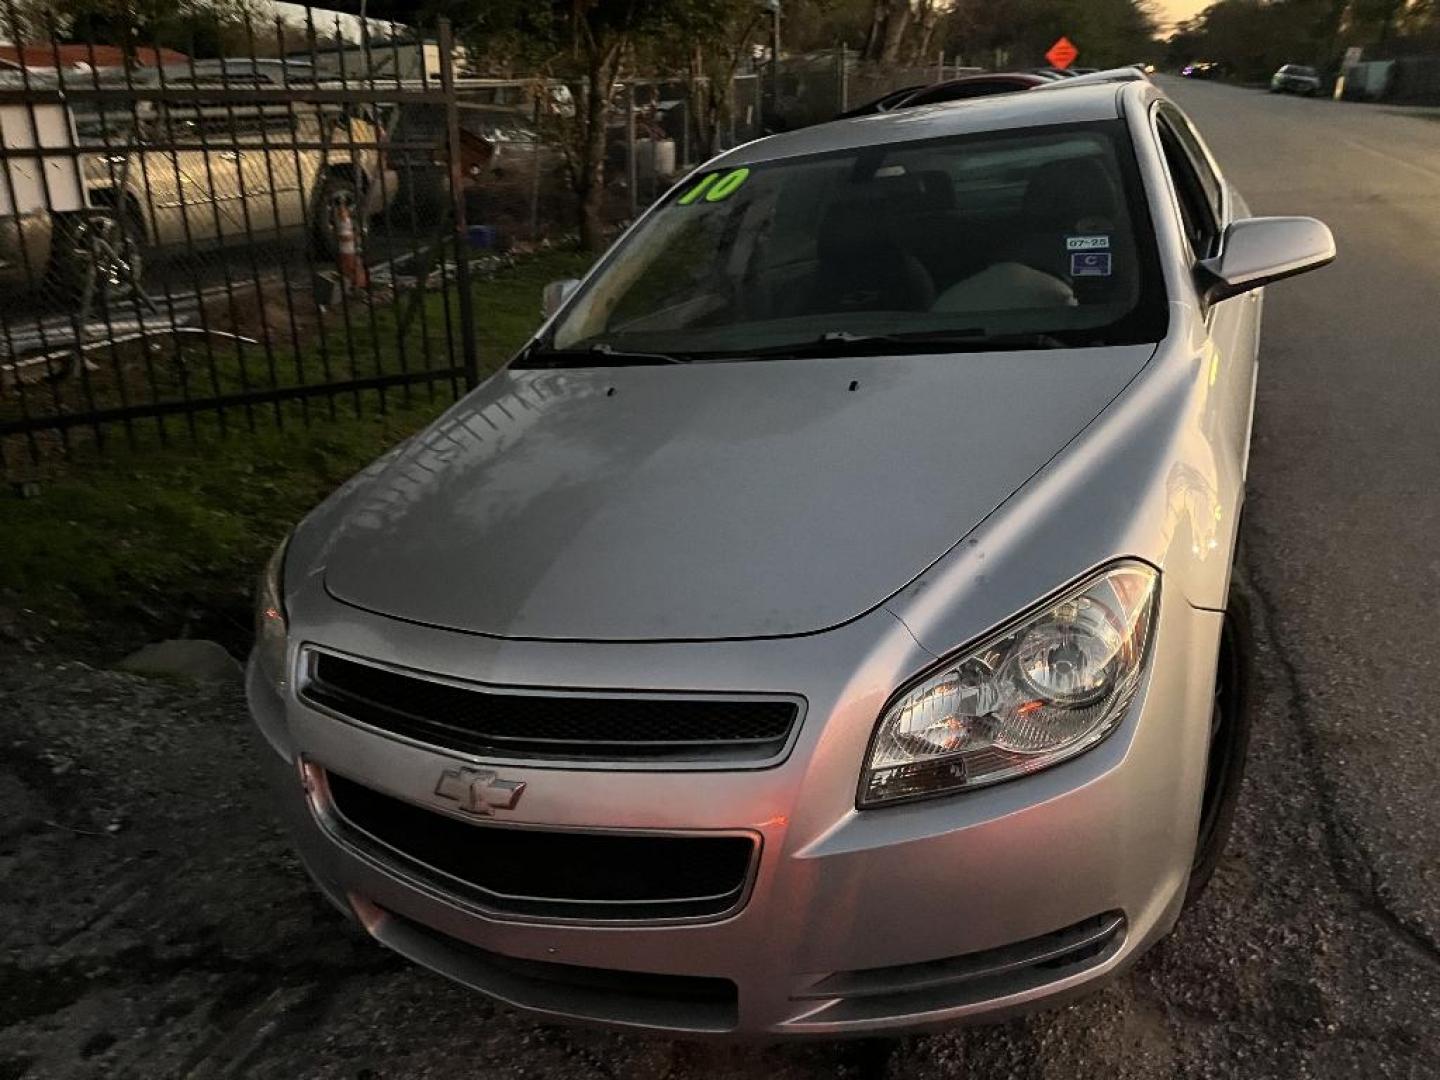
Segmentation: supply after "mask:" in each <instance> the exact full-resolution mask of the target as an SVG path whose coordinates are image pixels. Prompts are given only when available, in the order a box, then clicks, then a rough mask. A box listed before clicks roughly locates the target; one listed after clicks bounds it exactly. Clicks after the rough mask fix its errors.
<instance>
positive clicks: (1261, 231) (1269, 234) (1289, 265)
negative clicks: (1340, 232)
mask: <svg viewBox="0 0 1440 1080" xmlns="http://www.w3.org/2000/svg"><path fill="white" fill-rule="evenodd" d="M1334 258H1335V238H1334V237H1333V236H1331V235H1330V229H1329V228H1328V227H1327V226H1326V225H1325V224H1324V223H1323V222H1320V221H1316V220H1315V219H1314V218H1308V217H1257V218H1244V219H1243V220H1240V221H1236V222H1232V223H1231V225H1230V227H1229V228H1227V229H1226V230H1225V237H1224V241H1223V243H1222V245H1221V248H1220V254H1219V255H1217V256H1215V257H1214V258H1213V259H1204V260H1202V261H1201V263H1200V278H1201V287H1202V289H1203V291H1204V294H1205V299H1206V300H1207V301H1209V302H1210V303H1214V302H1216V301H1218V300H1226V299H1228V298H1230V297H1232V296H1239V295H1240V294H1241V293H1244V292H1249V291H1250V290H1251V289H1258V288H1260V286H1262V285H1266V284H1269V283H1270V282H1272V281H1279V280H1280V279H1281V278H1287V277H1292V276H1294V275H1295V274H1303V273H1305V271H1306V270H1314V269H1316V268H1317V267H1320V266H1324V265H1325V264H1326V263H1329V262H1332V261H1333V260H1334Z"/></svg>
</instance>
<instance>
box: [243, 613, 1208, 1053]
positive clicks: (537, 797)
mask: <svg viewBox="0 0 1440 1080" xmlns="http://www.w3.org/2000/svg"><path fill="white" fill-rule="evenodd" d="M1160 612H1161V617H1160V624H1159V626H1158V627H1157V638H1156V648H1155V655H1154V660H1153V662H1152V668H1151V671H1150V675H1149V680H1148V685H1147V687H1146V690H1145V692H1144V694H1143V696H1142V698H1141V699H1140V700H1139V701H1137V703H1136V705H1135V706H1134V707H1132V710H1131V714H1130V715H1129V716H1128V717H1127V718H1126V720H1125V722H1124V723H1123V724H1122V726H1121V728H1120V729H1119V730H1117V732H1116V733H1115V734H1114V735H1112V736H1111V737H1110V738H1109V739H1107V740H1106V741H1105V742H1103V743H1101V744H1100V745H1099V746H1097V747H1096V748H1095V749H1094V750H1092V751H1090V752H1088V753H1086V754H1084V755H1081V756H1080V757H1079V758H1076V759H1074V760H1072V761H1070V762H1067V763H1065V764H1063V765H1060V766H1057V767H1055V768H1052V769H1050V770H1047V771H1044V772H1041V773H1038V774H1035V775H1033V776H1031V777H1027V778H1025V779H1022V780H1018V781H1013V782H1010V783H1006V784H1001V785H997V786H995V787H993V788H989V789H984V790H981V791H976V792H973V793H968V794H965V795H962V796H955V797H948V798H941V799H936V800H933V801H929V802H921V803H914V804H909V805H902V806H896V807H893V808H887V809H879V810H868V811H865V812H857V811H856V810H855V809H854V791H855V784H856V779H857V775H858V771H859V766H860V759H861V757H862V755H863V753H864V749H865V745H866V743H867V741H868V738H869V735H870V731H871V727H872V726H873V723H874V720H875V717H876V715H877V714H878V711H879V708H880V706H881V705H882V704H883V700H884V697H885V696H886V695H887V694H888V693H889V689H890V688H891V687H893V686H895V685H898V684H899V683H900V682H902V681H903V679H904V677H905V676H906V675H909V674H913V673H914V672H915V670H917V669H918V667H920V666H923V665H924V664H925V663H926V662H927V657H928V654H924V653H923V652H921V651H919V650H918V648H917V646H916V644H915V642H914V639H913V638H911V637H910V636H909V635H908V632H905V631H904V630H903V628H902V627H900V626H899V624H898V623H896V622H895V621H894V620H893V619H892V618H891V617H890V616H889V614H888V613H886V612H884V611H883V610H882V611H880V612H879V613H876V614H873V615H871V616H867V617H865V618H864V619H861V620H858V621H857V622H856V623H852V624H850V626H848V627H845V628H842V629H841V630H837V631H832V632H831V633H830V634H826V635H818V636H816V637H812V638H810V639H803V640H800V641H796V642H780V643H777V642H749V643H746V642H733V643H717V644H715V645H706V646H693V645H692V646H677V645H636V646H615V647H613V649H614V650H616V651H614V652H609V651H608V650H607V659H610V660H613V661H614V665H613V666H614V669H615V670H614V678H615V679H616V685H618V686H624V685H630V686H634V685H638V683H637V682H636V678H637V675H636V674H635V672H638V671H639V670H649V671H650V672H651V674H652V676H653V673H654V672H656V671H671V670H675V671H679V672H680V674H676V675H674V676H673V677H674V678H676V679H678V680H680V682H679V683H678V685H682V686H686V687H688V688H692V689H693V688H697V687H698V688H703V687H699V684H698V681H697V680H698V678H699V676H697V675H696V674H695V672H696V670H697V669H696V668H695V667H694V665H693V664H692V663H691V662H690V659H684V658H682V657H685V658H691V659H693V658H694V657H695V656H697V655H702V654H697V652H696V650H704V651H705V652H708V653H709V655H710V659H711V660H712V661H713V667H714V668H716V669H717V673H716V674H715V675H713V676H712V677H713V678H714V679H715V680H716V681H717V684H718V686H724V685H725V684H726V683H727V682H730V683H731V685H732V686H733V682H732V681H731V680H727V679H726V678H725V675H724V673H725V672H726V671H745V672H748V674H749V675H750V677H751V678H752V679H754V680H756V681H755V682H752V684H751V685H754V686H761V687H765V688H767V689H771V688H776V687H783V688H784V689H785V690H787V691H790V692H796V693H799V694H801V695H803V696H804V698H805V700H806V702H807V703H808V705H807V715H806V716H805V717H804V719H803V721H802V726H801V730H800V735H799V737H798V739H797V741H796V743H795V745H794V747H793V749H792V750H791V752H790V754H789V756H788V757H787V758H786V759H785V760H784V761H783V762H782V763H780V764H778V765H776V766H774V767H771V768H765V769H756V770H750V771H735V772H726V771H671V772H666V771H626V770H620V769H615V770H596V769H593V768H587V769H574V770H570V769H546V768H536V767H533V766H530V767H527V766H525V765H518V764H513V763H505V764H503V765H496V764H494V763H491V764H492V766H493V767H495V768H499V769H503V772H504V774H505V776H506V777H508V778H511V779H515V780H521V781H524V782H525V783H526V785H527V788H526V796H525V800H524V802H523V803H521V804H520V806H519V807H518V808H517V811H516V812H515V813H514V815H512V820H517V821H522V822H524V823H526V824H530V825H536V826H540V825H543V826H549V827H553V828H562V829H563V828H595V827H609V828H620V829H634V830H656V829H664V830H672V831H681V832H684V831H690V832H699V831H715V830H729V831H735V830H744V831H747V832H751V833H754V834H755V835H757V836H758V837H759V841H760V844H759V850H760V854H759V857H758V864H757V866H756V869H755V872H754V875H753V880H752V883H751V885H750V887H749V892H748V896H747V899H746V901H745V902H744V905H743V907H741V908H740V909H739V910H738V911H737V912H735V913H734V914H730V915H727V916H726V917H723V918H719V919H716V920H712V921H701V922H691V923H684V924H642V923H636V924H625V925H615V924H606V925H597V924H585V923H566V922H558V921H550V922H546V921H540V920H529V921H527V920H526V919H523V918H516V917H513V916H497V915H495V914H493V913H487V912H485V911H482V910H477V908H476V907H475V906H474V905H473V904H471V903H468V902H467V901H466V899H465V898H464V897H463V896H460V895H458V894H457V893H456V892H455V891H452V890H448V889H445V888H443V887H437V886H436V884H435V882H434V881H433V880H423V879H420V878H417V877H416V876H415V875H413V874H410V873H407V872H406V870H405V868H404V867H402V866H400V865H398V864H397V863H396V862H395V861H393V860H387V859H386V858H385V857H384V854H383V852H382V853H380V854H379V855H377V853H376V852H375V851H374V850H373V849H371V850H366V849H362V848H360V847H358V846H356V845H354V844H351V843H348V842H347V841H346V839H345V838H344V837H343V836H341V835H338V834H337V832H336V831H335V830H334V828H332V827H331V824H332V823H330V822H329V821H328V819H327V805H326V795H325V792H324V791H323V784H321V785H316V784H315V783H311V784H309V787H310V791H309V792H308V793H307V791H306V788H305V786H302V782H301V769H300V764H301V763H302V762H305V763H309V765H310V766H311V767H312V769H333V770H336V771H337V772H340V773H343V774H344V775H345V776H348V777H350V778H352V779H355V780H358V781H360V782H363V783H364V784H366V785H368V786H369V787H371V788H373V789H375V790H377V791H380V792H383V793H386V794H388V795H390V796H393V797H396V798H399V799H403V800H406V801H408V802H412V803H415V804H418V805H421V806H423V807H425V808H426V809H429V810H432V811H435V812H437V813H442V814H447V815H449V816H451V817H456V816H459V815H457V813H456V812H455V811H454V808H453V805H447V804H445V803H443V802H441V801H440V800H438V799H436V798H435V795H434V789H435V784H436V778H437V777H438V776H439V775H440V774H441V773H442V772H443V771H444V770H446V769H447V768H452V767H454V766H455V764H456V762H457V760H462V761H466V762H467V763H469V762H468V759H464V758H463V757H462V756H458V755H455V754H448V753H440V752H437V751H435V750H433V749H429V748H426V747H423V746H419V745H415V744H412V743H408V742H403V741H399V740H394V739H389V738H385V737H383V736H380V735H378V734H375V733H373V732H370V731H366V730H363V729H361V728H359V727H356V726H354V725H351V724H349V723H346V722H344V721H340V720H337V719H335V718H333V717H330V716H327V715H323V714H321V713H319V712H317V711H315V710H312V709H309V708H307V707H305V706H304V705H303V704H302V703H300V701H299V700H298V699H296V698H295V697H294V696H293V694H289V693H286V694H283V695H282V694H279V693H277V692H276V691H275V690H274V689H273V688H272V687H271V686H270V685H269V684H268V683H267V682H266V681H265V680H264V678H263V677H262V676H261V675H260V673H259V672H258V670H257V669H256V667H255V665H254V664H253V663H252V665H251V670H250V675H249V692H250V701H251V707H252V712H253V713H254V715H255V719H256V721H257V723H258V725H259V727H260V729H261V731H262V732H263V733H264V735H265V737H266V739H267V741H268V743H269V747H268V748H267V749H266V750H265V752H264V757H265V760H266V762H267V765H266V771H267V773H268V775H269V777H270V780H271V783H272V785H273V788H274V790H275V794H276V799H277V805H278V807H279V809H280V811H281V813H282V815H283V817H284V818H285V819H286V821H287V823H288V825H289V827H290V829H291V831H292V833H293V834H294V836H295V839H296V842H297V844H298V846H299V849H300V852H301V855H302V857H303V859H304V862H305V865H306V866H307V868H308V869H309V871H310V873H311V874H312V876H313V877H314V878H315V880H316V881H317V883H318V884H319V885H320V887H321V889H322V890H323V891H324V892H325V893H326V895H327V896H328V897H329V898H330V899H331V900H332V901H333V902H334V903H335V904H336V905H337V906H338V907H340V908H341V909H342V910H345V911H347V912H348V913H350V914H351V915H353V916H354V917H355V918H356V919H357V920H358V921H359V922H360V923H361V924H362V925H363V926H365V928H366V929H367V930H368V931H369V932H370V933H371V934H372V935H373V936H375V937H376V938H377V939H378V940H380V941H381V942H382V943H384V944H386V945H388V946H390V947H391V948H393V949H395V950H397V951H399V952H401V953H402V954H404V955H406V956H408V957H409V958H411V959H412V960H415V961H416V962H419V963H421V964H424V965H425V966H427V967H430V968H432V969H434V970H436V971H438V972H440V973H442V974H444V975H447V976H449V977H451V978H453V979H456V980H457V981H459V982H462V983H465V984H467V985H469V986H472V987H475V988H477V989H480V990H482V991H485V992H487V993H489V994H491V995H492V996H495V997H497V998H500V999H502V1000H505V1001H507V1002H509V1003H510V1004H512V1005H515V1006H517V1007H519V1008H522V1009H527V1010H531V1011H534V1012H536V1013H540V1014H543V1015H545V1016H549V1017H553V1018H561V1019H565V1020H573V1021H580V1022H597V1023H603V1024H608V1025H613V1026H622V1027H632V1028H641V1029H648V1030H655V1031H663V1032H670V1033H674V1034H685V1035H731V1036H735V1035H742V1036H754V1037H783V1036H804V1035H811V1036H837V1035H850V1034H864V1033H869V1032H876V1031H884V1030H892V1029H907V1030H909V1029H917V1028H924V1027H928V1026H934V1025H943V1024H949V1023H954V1022H958V1021H971V1020H986V1021H989V1020H995V1019H999V1018H1002V1017H1004V1016H1006V1015H1009V1014H1012V1013H1015V1012H1019V1011H1024V1010H1027V1009H1030V1008H1034V1007H1036V1006H1038V1005H1049V1004H1055V1003H1058V1002H1061V1001H1064V1000H1067V999H1068V998H1070V997H1073V996H1075V995H1077V994H1080V993H1082V992H1085V991H1087V990H1090V989H1093V988H1095V987H1096V986H1098V985H1099V984H1101V983H1102V982H1103V981H1105V980H1106V979H1107V978H1109V977H1112V976H1113V975H1115V974H1116V973H1117V972H1118V971H1120V970H1122V969H1123V968H1124V967H1125V966H1127V965H1128V964H1129V963H1130V962H1132V961H1133V960H1134V959H1135V958H1137V957H1138V956H1139V955H1140V953H1141V952H1143V951H1144V950H1145V949H1146V948H1148V947H1149V946H1150V945H1151V944H1153V943H1154V942H1155V941H1156V940H1157V939H1158V938H1160V937H1161V936H1163V935H1164V934H1165V933H1166V932H1168V930H1169V928H1170V927H1171V925H1172V924H1173V922H1174V920H1175V918H1176V916H1177V914H1178V912H1179V908H1180V904H1181V900H1182V898H1183V895H1184V889H1185V885H1186V881H1187V877H1188V871H1189V863H1190V858H1191V855H1192V851H1193V838H1194V835H1195V829H1196V821H1197V815H1198V807H1199V801H1200V790H1201V783H1202V780H1203V773H1204V760H1205V753H1204V749H1205V739H1206V736H1207V734H1208V729H1209V712H1210V692H1211V686H1212V684H1213V675H1214V642H1215V641H1216V640H1218V631H1219V625H1220V623H1219V616H1218V615H1217V614H1215V613H1213V612H1202V611H1198V610H1196V609H1193V608H1190V607H1189V606H1188V605H1187V604H1185V603H1184V601H1183V599H1182V598H1180V597H1179V596H1173V597H1169V598H1166V599H1164V600H1162V603H1161V606H1160ZM379 635H385V636H387V641H386V648H385V654H386V656H387V659H390V660H391V661H393V662H395V663H404V664H407V665H409V666H416V667H423V668H425V669H428V670H432V671H433V670H438V671H444V672H447V673H449V674H452V675H457V674H460V673H461V672H462V671H464V670H466V669H467V668H468V669H469V670H470V671H471V672H472V673H474V674H473V677H479V675H478V672H479V671H484V672H485V677H486V678H487V679H489V680H490V681H501V680H497V679H495V678H494V673H495V672H496V671H497V670H498V671H501V672H503V673H504V674H505V679H504V681H508V682H510V683H512V684H514V685H530V686H534V685H537V682H540V681H542V680H540V679H539V672H541V671H545V670H550V671H558V670H563V669H564V668H565V666H566V657H567V656H575V655H576V654H575V652H574V650H576V649H584V648H587V647H584V646H574V645H559V644H542V643H531V644H528V645H522V644H518V643H492V644H490V645H486V646H483V647H479V646H477V645H476V642H475V639H466V640H465V641H464V642H459V641H457V640H456V639H457V638H459V637H461V635H454V634H445V633H441V632H439V631H432V630H428V629H424V628H417V627H404V628H396V627H395V626H394V625H393V624H387V621H386V620H383V619H380V618H378V617H373V616H367V615H360V614H358V613H355V612H347V613H344V614H343V615H341V617H340V619H338V620H337V621H334V622H331V623H328V624H327V625H324V626H320V627H318V628H317V629H316V630H315V633H314V637H312V638H311V640H316V639H320V640H323V641H324V642H325V643H326V644H328V645H331V646H333V647H335V648H349V649H353V650H355V651H357V652H368V653H369V654H370V655H375V654H376V652H377V638H378V636H379ZM822 639H828V640H822ZM822 649H823V651H824V659H823V660H822V659H821V656H822V653H821V650H822ZM487 650H488V655H486V656H483V657H477V656H476V655H475V653H476V652H477V651H482V652H484V651H487ZM417 661H423V663H417ZM667 663H669V664H670V666H667ZM587 664H588V659H587ZM627 668H633V669H634V671H630V670H626V669H627ZM782 668H783V669H786V670H787V671H788V676H786V675H781V674H780V669H782ZM687 669H688V670H687ZM592 670H593V669H592ZM802 671H803V672H806V675H805V676H804V677H796V676H795V673H796V672H802ZM841 671H848V672H849V677H848V678H846V677H843V676H840V675H839V672H841ZM584 674H585V675H586V676H587V680H586V681H587V684H589V685H592V686H593V685H595V680H594V678H593V675H591V672H590V671H587V672H585V673H584ZM782 678H788V680H789V681H788V682H781V681H779V680H780V679H782ZM827 684H828V685H827ZM313 775H314V773H313V772H312V776H313ZM317 787H318V788H320V789H321V790H317ZM476 827H484V826H483V825H480V826H476Z"/></svg>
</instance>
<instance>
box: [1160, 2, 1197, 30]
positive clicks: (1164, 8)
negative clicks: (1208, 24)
mask: <svg viewBox="0 0 1440 1080" xmlns="http://www.w3.org/2000/svg"><path fill="white" fill-rule="evenodd" d="M1210 2H1211V0H1156V2H1155V13H1156V14H1157V15H1159V16H1160V22H1161V24H1162V25H1163V26H1164V28H1165V29H1169V28H1170V27H1171V26H1174V25H1175V24H1176V23H1177V22H1179V21H1180V20H1181V19H1188V18H1190V16H1192V15H1198V14H1199V13H1200V12H1201V11H1203V10H1205V8H1207V7H1209V6H1210Z"/></svg>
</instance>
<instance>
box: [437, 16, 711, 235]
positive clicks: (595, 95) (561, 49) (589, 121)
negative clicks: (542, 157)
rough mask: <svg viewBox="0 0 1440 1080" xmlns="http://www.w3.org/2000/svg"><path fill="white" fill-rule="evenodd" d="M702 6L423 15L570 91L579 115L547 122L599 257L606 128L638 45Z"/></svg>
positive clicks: (562, 113) (480, 49) (568, 111)
mask: <svg viewBox="0 0 1440 1080" xmlns="http://www.w3.org/2000/svg"><path fill="white" fill-rule="evenodd" d="M697 2H698V0H434V2H432V3H431V5H430V6H429V7H427V8H422V9H421V12H420V14H421V16H422V18H424V19H426V20H427V21H428V19H433V18H434V17H435V16H437V15H445V16H447V17H449V18H450V19H451V20H452V22H454V24H455V26H456V30H457V33H458V35H459V36H460V38H461V39H462V40H463V41H465V42H466V44H467V45H469V46H470V47H471V48H472V49H473V50H474V51H475V52H477V53H486V52H488V53H490V54H491V55H505V56H508V57H509V58H510V59H511V61H512V63H519V64H521V65H523V66H524V67H525V68H526V69H527V70H528V71H530V72H538V73H540V74H543V75H546V76H548V77H551V78H558V79H560V80H562V81H563V82H564V84H565V85H566V86H567V87H568V88H569V91H570V99H571V102H572V103H573V109H572V108H570V107H568V106H567V107H566V108H563V109H561V108H551V109H549V110H548V115H547V122H548V123H549V124H550V125H552V126H553V127H554V128H556V129H557V130H558V131H559V132H560V135H561V141H562V146H563V149H564V152H565V160H566V168H567V171H568V173H569V176H570V183H571V186H572V188H573V189H574V192H575V197H576V203H577V209H578V215H579V226H580V245H581V247H583V248H585V249H587V250H595V249H598V248H599V247H601V246H602V245H603V243H604V220H603V215H602V209H603V204H604V197H605V145H606V128H607V125H608V122H609V118H610V114H611V108H612V106H613V105H614V100H613V99H614V95H615V91H616V89H617V86H618V80H619V78H620V74H621V67H622V65H623V64H624V62H625V60H626V57H627V54H628V52H629V50H630V49H631V48H632V47H633V46H634V45H635V43H636V42H637V41H638V40H641V39H643V38H645V37H646V36H647V35H648V36H653V35H655V34H658V33H661V32H663V31H664V29H666V27H667V26H669V25H671V24H672V23H673V20H674V18H675V16H676V14H677V11H680V10H682V9H684V8H686V7H688V6H690V5H691V4H693V3H697ZM411 18H412V19H413V18H414V13H412V15H411ZM546 104H547V105H549V104H550V103H549V102H546Z"/></svg>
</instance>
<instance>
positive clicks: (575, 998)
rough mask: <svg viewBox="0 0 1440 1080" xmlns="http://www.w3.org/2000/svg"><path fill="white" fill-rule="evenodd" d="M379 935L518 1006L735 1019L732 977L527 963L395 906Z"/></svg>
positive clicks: (729, 1024) (633, 1018) (649, 1018)
mask: <svg viewBox="0 0 1440 1080" xmlns="http://www.w3.org/2000/svg"><path fill="white" fill-rule="evenodd" d="M375 933H376V937H378V938H379V939H380V940H381V941H383V942H384V943H385V944H387V945H389V946H390V947H391V948H392V949H395V950H396V951H398V952H401V953H403V954H404V955H406V956H409V957H410V958H411V959H413V960H416V961H418V962H419V963H422V964H425V965H427V966H428V967H431V968H433V969H435V970H436V971H439V972H440V973H441V974H444V975H447V976H449V977H450V978H452V979H455V980H456V981H457V982H461V983H464V984H465V985H467V986H472V987H474V988H475V989H477V990H481V991H484V992H485V993H488V994H493V995H495V996H496V997H498V998H501V999H502V1000H504V1001H508V1002H510V1003H511V1004H513V1005H520V1006H524V1007H528V1008H532V1009H542V1010H544V1011H545V1012H549V1013H558V1014H562V1015H567V1016H574V1017H580V1018H584V1019H590V1020H602V1021H608V1022H611V1023H622V1024H623V1023H630V1024H643V1025H645V1026H647V1027H665V1028H671V1029H674V1030H676V1031H696V1032H701V1031H727V1030H729V1029H730V1028H733V1027H734V1026H735V1023H736V1019H737V1012H738V1009H737V998H738V995H737V993H736V989H735V984H734V983H733V982H731V981H730V980H729V979H718V978H711V977H705V976H696V975H653V974H648V973H646V972H639V971H617V970H612V969H609V968H591V967H580V966H578V965H574V964H557V963H551V962H549V961H542V960H522V959H519V958H516V957H512V956H502V955H500V954H499V953H494V952H490V951H489V950H488V949H482V948H480V947H478V946H476V945H471V944H470V943H469V942H465V941H461V940H459V939H458V938H453V937H450V936H449V935H448V934H442V933H440V932H439V931H438V930H433V929H431V928H430V927H428V926H424V925H422V924H421V923H418V922H415V921H414V920H411V919H407V918H404V917H402V916H400V915H396V914H395V913H394V912H389V911H387V912H385V919H384V921H383V922H382V923H381V924H380V926H379V928H378V929H377V930H376V932H375Z"/></svg>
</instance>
